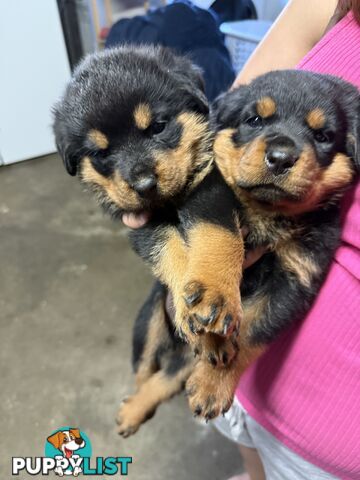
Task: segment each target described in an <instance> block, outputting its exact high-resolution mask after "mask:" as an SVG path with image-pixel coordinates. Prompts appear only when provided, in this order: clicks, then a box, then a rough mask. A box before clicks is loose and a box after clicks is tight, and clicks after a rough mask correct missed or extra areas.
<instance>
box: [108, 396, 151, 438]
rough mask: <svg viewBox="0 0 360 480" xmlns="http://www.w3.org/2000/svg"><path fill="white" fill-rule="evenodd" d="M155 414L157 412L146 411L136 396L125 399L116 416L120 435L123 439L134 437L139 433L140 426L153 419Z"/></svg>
mask: <svg viewBox="0 0 360 480" xmlns="http://www.w3.org/2000/svg"><path fill="white" fill-rule="evenodd" d="M154 413H155V411H153V412H146V411H144V409H143V408H142V405H141V403H140V402H138V401H137V399H136V396H133V397H127V398H125V399H124V400H123V401H122V403H121V405H120V408H119V411H118V413H117V416H116V423H117V424H118V428H117V432H118V434H119V435H121V436H122V437H123V438H127V437H130V435H134V433H136V432H137V431H138V429H139V427H140V425H141V424H142V423H144V422H145V421H146V420H148V419H149V418H151V417H152V416H153V415H154Z"/></svg>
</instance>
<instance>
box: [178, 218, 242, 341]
mask: <svg viewBox="0 0 360 480" xmlns="http://www.w3.org/2000/svg"><path fill="white" fill-rule="evenodd" d="M188 245H189V263H188V268H187V270H186V274H185V276H184V280H183V281H184V292H183V293H182V295H181V296H182V297H184V296H186V295H189V294H190V295H191V294H192V288H194V293H195V291H196V290H197V289H198V288H199V286H201V289H202V290H203V294H202V300H201V301H200V302H199V303H197V304H196V305H194V306H192V307H191V308H189V307H187V306H186V305H185V302H184V301H183V300H182V301H181V303H180V304H179V305H175V307H176V308H175V310H176V317H175V322H176V324H177V325H179V324H180V325H181V328H182V330H184V331H185V332H186V333H187V334H188V330H189V329H188V325H187V319H188V316H189V314H190V315H198V316H200V317H203V318H206V317H208V316H209V315H210V312H211V310H212V308H214V306H216V308H217V312H218V314H217V319H216V320H215V321H213V322H212V323H211V324H209V325H207V326H206V327H205V331H206V332H213V333H218V332H221V331H223V328H224V320H225V317H226V315H228V314H230V315H231V316H232V321H231V324H230V325H229V332H230V331H231V329H230V326H231V327H235V326H236V325H237V323H238V322H239V321H240V319H241V315H242V311H241V302H240V288H239V287H240V282H241V278H242V262H243V258H244V242H243V239H242V236H241V234H240V227H239V232H238V233H233V232H231V231H230V230H228V229H226V228H223V227H221V226H218V225H214V224H210V223H205V222H201V223H199V224H196V225H195V226H194V227H193V228H191V229H190V231H189V232H188ZM193 286H194V287H193ZM190 341H191V339H190Z"/></svg>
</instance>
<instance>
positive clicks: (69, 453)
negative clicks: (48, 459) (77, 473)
mask: <svg viewBox="0 0 360 480" xmlns="http://www.w3.org/2000/svg"><path fill="white" fill-rule="evenodd" d="M71 454H72V451H71V450H68V449H67V448H66V447H65V455H66V458H70V457H71Z"/></svg>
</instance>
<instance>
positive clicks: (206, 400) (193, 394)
mask: <svg viewBox="0 0 360 480" xmlns="http://www.w3.org/2000/svg"><path fill="white" fill-rule="evenodd" d="M209 369H210V370H209ZM222 371H223V370H222V369H214V368H212V367H211V366H210V365H208V364H207V363H206V362H202V361H201V362H199V363H198V364H197V365H196V367H195V369H194V372H193V373H192V375H191V376H190V377H189V379H188V381H187V383H186V394H187V397H188V402H189V406H190V409H191V410H192V412H193V414H194V416H195V417H202V418H204V419H205V420H206V421H208V420H212V419H213V418H215V417H217V416H219V415H220V414H225V413H226V412H227V411H228V410H229V408H230V407H231V405H232V402H233V399H234V392H235V387H234V386H233V385H231V384H230V385H226V382H224V381H222V378H221V372H222Z"/></svg>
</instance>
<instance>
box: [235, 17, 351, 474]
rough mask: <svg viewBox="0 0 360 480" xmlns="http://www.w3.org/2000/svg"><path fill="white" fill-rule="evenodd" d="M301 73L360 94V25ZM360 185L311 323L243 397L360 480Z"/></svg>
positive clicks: (330, 464)
mask: <svg viewBox="0 0 360 480" xmlns="http://www.w3.org/2000/svg"><path fill="white" fill-rule="evenodd" d="M298 68H301V69H304V70H312V71H315V72H320V73H328V74H333V75H337V76H340V77H342V78H343V79H345V80H347V81H349V82H352V83H353V84H355V85H356V86H358V88H360V26H359V25H358V24H357V23H356V21H355V18H354V16H353V14H352V13H349V14H348V15H347V16H346V17H344V18H343V19H342V20H341V21H340V22H339V23H338V24H337V25H335V27H334V28H333V29H332V30H330V31H329V32H328V33H327V34H326V35H325V36H324V37H323V38H322V40H321V41H320V42H319V43H318V44H317V45H316V46H315V47H314V48H313V49H312V50H311V51H310V52H309V53H308V54H307V55H306V57H305V58H304V59H303V60H302V61H301V63H300V64H299V65H298ZM359 279H360V186H359V183H357V185H356V187H355V188H354V189H353V190H352V191H351V192H348V195H347V196H346V198H345V199H344V202H343V230H342V244H341V246H340V247H339V248H338V250H337V252H336V254H335V258H334V262H333V264H332V266H331V268H330V271H329V274H328V276H327V278H326V281H325V283H324V285H323V287H322V289H321V291H320V293H319V295H318V297H317V299H316V301H315V303H314V305H313V307H312V309H311V311H310V312H309V314H308V315H307V317H306V319H305V320H304V321H303V322H302V323H301V324H300V325H297V326H295V327H294V328H292V329H290V331H287V332H286V333H285V334H284V335H283V336H282V337H281V338H280V339H279V340H278V341H276V342H275V343H274V344H272V345H271V346H270V349H269V350H268V351H267V353H265V354H264V355H263V356H262V357H261V358H260V359H259V360H258V361H257V362H256V363H255V364H254V365H252V366H251V367H250V368H249V369H248V371H247V372H245V374H244V375H243V377H242V379H241V381H240V384H239V387H238V390H237V393H236V395H237V397H238V399H239V400H240V402H241V403H242V405H243V406H244V407H245V409H246V410H247V411H248V412H249V414H250V415H251V416H252V417H253V418H255V420H257V421H258V422H259V423H260V424H261V425H262V426H263V427H264V428H265V429H266V430H268V431H269V432H270V433H272V434H273V435H274V436H275V437H277V438H278V439H279V440H280V441H281V442H282V443H284V444H285V445H287V446H288V447H289V448H290V449H292V450H293V451H295V452H297V453H298V454H299V455H300V456H301V457H303V458H305V459H306V460H308V461H309V462H311V463H313V464H314V465H317V466H318V467H320V468H322V469H323V470H325V471H327V472H329V473H331V474H333V475H335V476H336V477H339V478H341V479H344V480H347V479H352V480H355V479H357V480H359V479H360V282H359Z"/></svg>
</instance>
